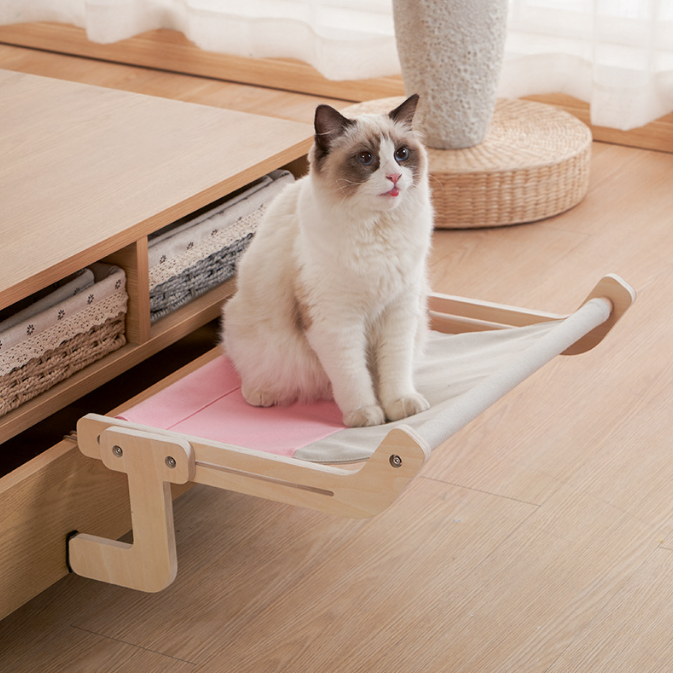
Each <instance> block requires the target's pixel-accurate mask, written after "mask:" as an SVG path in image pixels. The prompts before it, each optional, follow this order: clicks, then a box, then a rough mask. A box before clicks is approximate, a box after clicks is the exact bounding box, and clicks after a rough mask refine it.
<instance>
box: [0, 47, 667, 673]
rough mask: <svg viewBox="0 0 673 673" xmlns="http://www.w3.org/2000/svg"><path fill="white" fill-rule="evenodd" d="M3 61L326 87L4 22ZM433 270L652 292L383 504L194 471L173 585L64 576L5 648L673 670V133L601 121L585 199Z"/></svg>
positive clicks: (478, 236) (102, 659)
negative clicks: (346, 508) (129, 61)
mask: <svg viewBox="0 0 673 673" xmlns="http://www.w3.org/2000/svg"><path fill="white" fill-rule="evenodd" d="M0 67H2V68H8V69H14V70H21V71H24V72H32V73H36V74H44V75H48V76H53V77H62V78H67V79H73V80H77V81H82V82H88V83H92V84H100V85H103V86H110V87H118V88H123V89H129V90H132V91H140V92H146V93H149V94H152V95H159V96H170V97H176V98H181V99H185V100H193V101H197V102H201V103H206V104H211V105H220V106H224V107H231V108H234V109H239V110H249V111H254V112H260V113H263V114H271V115H280V116H284V117H287V118H290V119H298V120H300V121H309V120H310V119H311V116H312V111H313V108H314V107H315V104H316V102H317V99H312V98H310V97H308V96H302V95H290V94H287V93H279V92H276V91H265V90H258V89H253V88H246V87H242V86H239V85H227V84H224V83H221V82H212V81H209V80H205V79H199V78H193V77H183V76H178V75H171V74H168V73H155V72H151V71H146V70H141V69H135V68H130V67H126V66H117V65H100V64H97V63H93V62H89V61H85V60H78V59H72V58H66V57H59V56H55V55H51V54H41V53H39V52H30V51H26V50H21V49H16V48H10V47H3V46H1V45H0ZM431 271H432V282H433V288H434V289H436V290H439V291H444V292H449V293H452V294H464V295H468V296H471V297H475V298H480V299H486V300H493V301H501V302H506V303H511V304H517V305H521V306H529V307H531V308H539V309H547V310H551V311H559V312H563V311H568V310H572V309H573V308H574V307H575V306H576V305H578V304H579V303H580V302H581V301H582V299H583V298H584V296H585V295H586V294H587V293H588V292H589V290H590V289H591V287H592V286H593V284H594V282H595V281H597V280H598V279H599V278H600V277H601V276H602V275H603V274H605V273H608V272H614V273H618V274H620V275H622V276H623V277H624V278H625V279H626V280H628V281H629V282H630V283H631V284H632V285H634V287H635V288H636V290H637V291H638V294H639V297H638V300H637V302H636V304H635V306H634V307H633V308H632V309H631V311H630V312H629V313H628V314H627V316H626V317H625V319H624V320H623V321H622V323H620V324H619V325H618V326H617V328H616V329H615V331H614V332H613V333H612V334H611V335H609V337H608V338H607V339H606V341H605V342H604V343H603V344H601V345H600V346H599V347H598V348H597V349H596V350H595V351H592V352H590V353H587V354H585V355H581V356H577V357H574V358H557V359H556V360H555V361H554V362H552V363H551V364H550V365H548V366H547V367H546V368H545V369H543V370H542V371H540V372H538V373H537V374H535V375H534V376H533V377H531V378H530V379H528V380H527V381H526V382H525V383H524V384H522V385H521V386H520V387H519V388H518V389H516V390H515V391H514V392H512V393H511V394H509V395H508V396H507V397H506V398H504V399H503V400H501V401H500V402H499V403H497V404H496V405H495V406H493V407H492V408H491V409H489V410H488V411H487V412H486V413H485V414H483V415H482V416H481V417H480V418H479V419H478V420H477V421H475V422H473V423H472V424H471V425H470V426H468V427H467V428H465V429H464V430H463V431H462V432H460V433H459V434H458V435H456V436H454V437H453V438H452V439H451V440H450V441H449V442H447V443H446V444H445V445H444V446H442V447H440V448H439V449H438V450H437V451H436V452H435V453H434V454H433V456H432V459H431V461H430V462H429V464H428V465H427V466H426V468H425V469H424V471H423V475H422V477H421V478H419V479H417V480H416V481H415V482H414V483H413V484H412V486H411V487H410V488H409V489H408V490H407V491H406V492H405V493H404V494H403V496H402V497H401V498H400V499H399V500H398V502H397V503H396V504H395V505H394V506H393V507H392V508H390V509H389V510H388V511H387V512H385V513H384V514H382V515H381V516H379V517H377V518H375V519H372V520H365V521H351V520H346V519H336V518H332V517H329V516H325V515H322V514H317V513H314V512H310V511H303V510H301V509H298V508H292V507H286V506H283V505H277V504H273V503H270V502H266V501H261V500H256V499H253V498H248V497H244V496H241V495H236V494H232V493H227V492H222V491H216V490H211V489H208V488H207V487H196V488H194V489H192V490H191V491H190V492H188V493H187V494H186V495H184V496H182V497H181V498H180V499H179V500H178V501H177V503H176V508H175V509H176V512H175V518H176V526H177V542H178V558H179V563H180V569H179V573H178V577H177V580H176V581H175V583H174V584H173V585H172V586H171V587H170V588H169V589H167V590H166V591H164V592H163V593H160V594H156V595H145V594H140V593H135V592H133V591H130V590H124V589H120V588H116V587H111V586H107V585H104V584H99V583H96V582H94V581H90V580H86V579H83V578H80V577H76V576H69V577H66V578H65V579H64V580H62V581H61V582H59V583H58V584H56V585H55V586H53V587H52V588H51V589H50V590H48V591H46V592H44V593H43V594H42V595H40V596H39V597H37V598H36V599H35V600H33V601H32V602H30V603H29V604H27V605H26V606H24V607H23V608H21V609H20V610H18V611H17V612H16V613H14V614H13V615H11V616H10V617H8V618H6V619H5V620H4V621H3V622H1V623H0V643H1V644H0V669H1V670H2V671H3V672H4V673H9V672H10V671H11V672H22V673H23V672H26V673H29V672H30V673H34V672H38V671H39V672H40V673H50V672H52V671H53V672H56V671H58V672H59V673H61V672H64V671H65V672H70V671H73V672H74V671H78V672H80V671H81V672H85V673H86V672H92V673H111V672H113V671H114V672H120V671H121V672H127V671H128V672H130V673H151V672H154V671H156V672H161V673H183V672H190V673H215V672H217V673H222V672H224V671H235V672H236V673H245V672H252V673H268V672H271V671H282V672H283V673H290V672H291V673H295V672H296V673H313V672H316V673H317V672H319V673H332V672H335V673H342V672H344V673H346V672H355V671H357V672H363V673H426V672H433V673H434V672H437V673H458V672H461V673H462V672H465V673H467V672H469V673H504V672H507V673H538V672H540V673H541V672H543V671H544V672H546V673H571V672H572V673H648V672H652V673H654V672H655V671H656V672H658V673H663V672H665V671H670V670H672V666H673V664H671V661H673V631H672V630H671V624H673V535H672V528H673V492H672V490H671V484H673V459H672V458H671V454H672V449H673V439H672V438H673V413H672V412H671V409H673V348H672V344H673V337H672V336H671V335H672V333H673V315H669V314H668V312H667V311H668V309H669V308H670V306H671V297H672V296H673V155H672V154H666V153H658V152H652V151H644V150H637V149H629V148H625V147H618V146H611V145H602V144H595V146H594V154H593V159H592V174H591V187H590V191H589V194H588V196H587V197H586V199H585V200H584V201H583V202H582V203H581V204H580V205H579V206H577V207H576V208H574V209H573V210H571V211H570V212H568V213H565V214H563V215H561V216H558V217H555V218H551V219H549V220H546V221H544V222H539V223H536V224H529V225H522V226H515V227H507V228H502V229H491V230H477V231H443V232H437V233H436V235H435V249H434V253H433V258H432V265H431ZM446 375H447V379H449V380H450V376H451V372H447V373H446ZM26 553H27V554H30V549H27V550H26ZM669 573H671V574H669Z"/></svg>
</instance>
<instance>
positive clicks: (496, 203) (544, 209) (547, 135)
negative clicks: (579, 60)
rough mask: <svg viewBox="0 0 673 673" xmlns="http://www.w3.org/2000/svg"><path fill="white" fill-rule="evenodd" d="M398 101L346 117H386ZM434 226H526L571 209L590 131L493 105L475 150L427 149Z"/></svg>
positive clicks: (585, 177) (518, 105) (528, 108)
mask: <svg viewBox="0 0 673 673" xmlns="http://www.w3.org/2000/svg"><path fill="white" fill-rule="evenodd" d="M403 100H404V98H403V97H395V98H385V99H378V100H373V101H365V102H364V103H359V104H357V105H353V106H351V107H348V108H346V109H345V110H343V113H344V114H345V115H346V116H349V115H351V116H354V115H357V114H362V113H375V112H385V111H388V110H392V109H394V108H395V107H396V106H397V105H399V104H400V103H401V102H402V101H403ZM428 155H429V160H430V175H431V178H430V186H431V189H432V197H433V204H434V207H435V213H436V217H435V226H436V227H437V228H440V229H463V228H471V227H495V226H503V225H509V224H520V223H523V222H534V221H536V220H541V219H543V218H546V217H551V216H552V215H557V214H559V213H562V212H564V211H565V210H568V209H569V208H572V207H573V206H574V205H576V204H577V203H579V202H580V201H581V200H582V199H583V198H584V196H585V195H586V193H587V189H588V187H589V163H590V159H591V131H590V130H589V128H588V127H587V126H586V125H585V124H583V123H582V122H581V121H580V120H579V119H577V118H576V117H573V116H572V115H571V114H568V113H567V112H564V111H563V110H559V109H558V108H555V107H553V106H551V105H544V104H542V103H534V102H532V101H525V100H509V99H499V100H498V101H497V103H496V107H495V111H494V114H493V120H492V122H491V125H490V127H489V130H488V132H487V134H486V138H485V139H484V141H483V142H482V143H480V144H479V145H476V146H474V147H469V148H466V149H460V150H436V149H432V148H428Z"/></svg>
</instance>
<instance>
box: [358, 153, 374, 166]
mask: <svg viewBox="0 0 673 673" xmlns="http://www.w3.org/2000/svg"><path fill="white" fill-rule="evenodd" d="M358 161H359V162H360V163H361V164H362V165H363V166H371V165H372V164H373V163H374V155H373V154H372V153H371V152H360V154H358Z"/></svg>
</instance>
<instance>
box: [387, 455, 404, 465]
mask: <svg viewBox="0 0 673 673" xmlns="http://www.w3.org/2000/svg"><path fill="white" fill-rule="evenodd" d="M390 464H391V465H392V466H393V467H402V459H401V458H400V457H399V456H398V455H397V454H395V453H393V455H392V456H390Z"/></svg>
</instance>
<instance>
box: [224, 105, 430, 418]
mask: <svg viewBox="0 0 673 673" xmlns="http://www.w3.org/2000/svg"><path fill="white" fill-rule="evenodd" d="M417 102H418V96H416V95H414V96H411V97H410V98H408V99H407V100H406V101H405V102H404V103H402V104H401V105H400V106H399V107H398V108H396V109H395V110H393V111H392V112H390V113H389V114H381V115H369V114H368V115H362V116H359V117H357V118H356V119H347V118H345V117H343V116H342V115H341V114H340V113H339V112H337V111H336V110H334V109H333V108H331V107H329V106H328V105H320V106H319V107H318V108H317V109H316V113H315V142H314V145H313V147H312V149H311V151H310V153H309V161H310V172H309V174H308V175H307V176H306V177H304V178H302V179H300V180H298V181H297V182H295V183H292V184H291V185H289V186H288V187H286V188H285V190H284V191H283V192H282V193H281V194H280V195H279V196H278V197H276V199H275V200H274V201H273V202H272V204H271V205H270V207H269V209H268V211H267V213H266V214H265V217H264V219H263V221H262V222H261V224H260V227H259V230H258V231H257V233H256V235H255V237H254V239H253V241H252V243H251V245H250V247H249V249H248V250H247V251H246V253H245V254H244V256H243V258H242V260H241V264H240V265H239V269H238V290H237V292H236V294H235V295H234V297H233V298H232V299H231V300H230V301H229V303H227V304H226V305H225V307H224V310H223V317H224V321H223V327H224V335H223V344H224V348H225V350H226V353H227V354H228V355H229V357H230V358H231V360H232V361H233V363H234V366H235V367H236V369H237V370H238V372H239V374H240V375H241V379H242V393H243V396H244V398H245V399H246V401H247V402H248V403H249V404H252V405H254V406H263V407H264V406H271V405H275V404H279V405H283V404H288V403H291V402H293V401H295V400H300V401H311V400H316V399H321V398H332V397H333V398H334V400H335V401H336V403H337V404H338V406H339V408H340V410H341V412H342V413H343V420H344V423H345V424H346V425H347V426H351V427H353V426H368V425H378V424H380V423H384V422H385V420H386V419H388V420H399V419H401V418H406V417H407V416H410V415H412V414H416V413H418V412H420V411H424V410H425V409H427V408H428V406H429V405H428V402H427V401H426V399H425V398H424V397H423V396H422V395H420V394H419V393H418V392H417V391H416V389H415V388H414V383H413V380H412V375H413V362H414V358H415V356H416V355H417V354H419V353H420V350H421V348H422V342H423V337H424V333H425V331H426V329H427V322H426V317H425V313H426V287H427V286H426V256H427V253H428V250H429V247H430V236H431V231H432V219H433V213H432V207H431V204H430V194H429V188H428V177H427V156H426V153H425V150H424V148H423V146H422V145H421V143H420V142H419V140H418V138H417V136H416V135H415V133H414V131H413V129H412V119H413V116H414V112H415V110H416V104H417Z"/></svg>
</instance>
